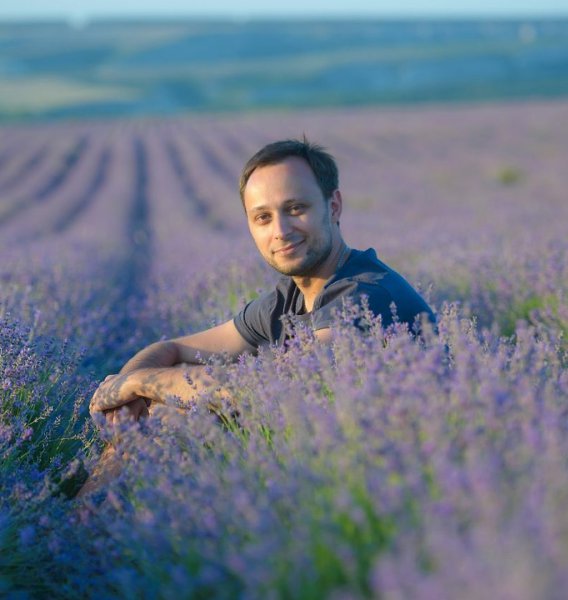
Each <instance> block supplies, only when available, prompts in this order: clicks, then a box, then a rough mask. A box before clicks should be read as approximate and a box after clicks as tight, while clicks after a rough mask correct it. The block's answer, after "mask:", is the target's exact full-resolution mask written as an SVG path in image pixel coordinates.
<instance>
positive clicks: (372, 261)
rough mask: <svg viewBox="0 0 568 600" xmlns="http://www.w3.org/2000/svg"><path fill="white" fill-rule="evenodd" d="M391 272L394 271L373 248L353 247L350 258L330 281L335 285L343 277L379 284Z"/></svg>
mask: <svg viewBox="0 0 568 600" xmlns="http://www.w3.org/2000/svg"><path fill="white" fill-rule="evenodd" d="M391 273H394V271H393V270H392V269H391V268H390V267H389V266H387V265H386V264H385V263H383V262H382V261H380V260H379V259H378V258H377V253H376V251H375V250H374V249H373V248H368V249H367V250H357V249H355V248H353V249H352V250H351V254H350V256H349V260H348V261H347V262H346V263H345V265H343V267H342V268H341V269H339V271H337V273H336V274H335V276H334V277H332V278H331V279H330V281H329V282H328V283H329V284H330V285H333V284H334V283H335V282H337V281H340V280H342V279H349V280H350V281H354V282H359V283H369V284H377V283H381V282H382V281H383V280H384V278H385V277H386V276H387V275H390V274H391Z"/></svg>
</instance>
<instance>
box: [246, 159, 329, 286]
mask: <svg viewBox="0 0 568 600" xmlns="http://www.w3.org/2000/svg"><path fill="white" fill-rule="evenodd" d="M244 204H245V209H246V213H247V219H248V225H249V229H250V232H251V235H252V237H253V239H254V242H255V244H256V246H257V248H258V250H259V252H260V253H261V254H262V256H263V257H264V259H265V260H266V261H267V262H268V264H269V265H270V266H272V267H274V268H275V269H276V270H277V271H279V272H280V273H282V274H284V275H289V276H298V277H303V276H305V277H308V276H314V275H316V274H317V271H318V268H319V267H321V266H322V265H323V264H324V263H325V261H326V259H327V258H328V257H329V255H330V252H331V250H332V248H333V247H334V244H338V243H339V240H340V236H339V228H338V226H337V224H338V220H339V216H340V214H341V196H340V194H339V191H337V190H336V192H334V194H333V196H332V197H331V198H330V199H325V198H324V197H323V194H322V191H321V190H320V188H319V186H318V183H317V181H316V179H315V176H314V174H313V172H312V170H311V168H310V166H309V165H308V163H307V162H306V161H304V160H303V159H301V158H298V157H291V158H288V159H286V160H284V161H283V162H281V163H278V164H275V165H267V166H265V167H259V168H257V169H255V170H254V171H253V173H252V175H251V176H250V178H249V180H248V183H247V185H246V188H245V192H244Z"/></svg>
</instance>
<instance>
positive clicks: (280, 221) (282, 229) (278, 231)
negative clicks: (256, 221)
mask: <svg viewBox="0 0 568 600" xmlns="http://www.w3.org/2000/svg"><path fill="white" fill-rule="evenodd" d="M272 227H273V229H272V235H273V236H274V237H275V238H276V239H280V240H283V239H286V238H287V237H288V236H289V235H290V232H291V230H292V228H291V226H290V222H289V220H288V219H287V217H286V215H276V216H275V217H274V218H273V220H272Z"/></svg>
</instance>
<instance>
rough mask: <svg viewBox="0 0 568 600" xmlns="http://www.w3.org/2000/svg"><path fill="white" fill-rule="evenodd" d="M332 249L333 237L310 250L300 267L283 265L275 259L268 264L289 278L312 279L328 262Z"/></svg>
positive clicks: (268, 260) (271, 258)
mask: <svg viewBox="0 0 568 600" xmlns="http://www.w3.org/2000/svg"><path fill="white" fill-rule="evenodd" d="M332 248H333V243H332V239H331V235H329V236H328V237H327V239H325V240H323V243H320V244H318V245H317V246H316V247H311V248H308V249H307V250H306V255H305V256H304V259H303V260H302V262H301V263H300V264H299V265H297V264H296V265H288V266H287V265H281V264H279V263H278V262H276V261H275V260H274V258H273V257H270V258H269V259H267V262H268V264H269V265H270V266H271V267H272V268H273V269H275V270H276V271H278V272H279V273H281V274H282V275H287V276H288V277H310V276H312V275H314V273H315V272H316V271H317V269H318V268H319V267H320V266H321V265H322V264H323V263H324V262H325V261H326V260H327V258H328V257H329V255H330V254H331V250H332Z"/></svg>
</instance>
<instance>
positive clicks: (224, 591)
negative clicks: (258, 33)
mask: <svg viewBox="0 0 568 600" xmlns="http://www.w3.org/2000/svg"><path fill="white" fill-rule="evenodd" d="M566 111H567V107H566V105H564V104H557V105H554V104H551V105H534V106H531V105H527V106H522V105H520V106H503V107H497V106H495V107H490V106H489V107H478V108H462V109H451V110H441V109H432V110H430V111H425V112H416V113H414V112H410V111H390V112H382V113H381V112H373V111H364V112H360V113H352V112H347V111H344V112H333V113H327V114H326V113H324V114H314V113H309V114H304V115H301V114H300V115H286V116H279V117H278V119H275V118H273V117H270V116H263V117H259V118H258V119H256V120H252V119H251V118H248V117H240V118H233V119H222V118H219V119H216V120H213V119H208V120H201V121H200V120H186V121H171V122H167V121H163V122H155V123H142V124H133V123H125V124H122V123H121V124H114V125H112V126H108V125H107V124H97V125H96V126H95V125H90V124H79V125H59V126H45V127H44V128H41V127H40V128H38V129H37V130H36V129H26V128H22V129H18V128H12V129H8V128H7V129H6V130H5V132H6V136H5V137H4V136H3V137H1V138H0V146H2V144H7V143H9V144H10V147H13V148H14V154H15V156H14V157H13V158H12V159H11V160H8V159H6V160H3V161H2V164H1V165H0V219H3V221H2V225H0V227H1V229H0V231H1V242H0V245H1V250H2V264H1V265H0V271H1V286H2V287H1V293H0V318H1V322H0V335H1V338H0V341H1V343H0V352H1V354H0V432H1V433H0V441H1V446H0V447H1V452H2V459H3V467H2V470H1V475H0V478H1V483H2V490H3V493H2V500H1V505H0V510H1V511H2V512H1V517H0V544H1V548H2V556H4V557H6V558H5V559H3V568H2V572H1V574H0V591H1V592H6V593H12V592H14V593H15V592H17V591H20V592H21V591H27V592H28V593H30V594H31V595H32V596H38V597H41V596H45V595H54V596H56V597H68V596H69V597H76V596H77V595H85V596H86V597H90V596H100V595H103V596H108V597H130V596H132V597H134V596H136V597H140V596H142V597H146V596H148V597H150V596H156V595H157V596H160V597H170V596H177V595H179V590H180V589H181V590H183V595H185V596H187V597H195V598H198V597H227V598H233V597H251V598H254V597H258V598H265V597H277V598H286V597H293V598H323V597H329V596H330V595H335V596H334V597H338V598H341V597H349V598H352V597H356V598H357V597H375V596H379V597H387V598H397V597H424V598H429V597H443V596H444V595H446V596H456V595H459V596H460V597H461V596H463V595H465V596H466V597H467V594H468V593H469V595H470V596H471V597H487V596H490V595H491V596H508V595H510V596H512V597H520V598H533V597H552V598H554V597H560V596H559V594H558V592H557V591H558V590H562V589H563V586H564V585H565V583H566V582H565V581H564V579H565V575H564V574H563V570H562V564H563V563H564V564H565V560H566V553H567V550H568V549H567V548H566V543H565V535H566V520H565V517H564V516H563V514H562V512H563V511H562V500H563V498H564V496H565V492H563V489H566V466H567V465H566V460H565V458H564V457H565V456H566V447H565V446H566V425H567V422H566V418H567V415H566V411H565V406H566V400H567V395H568V394H567V388H568V381H567V372H566V334H567V329H568V306H567V304H568V303H567V301H566V293H567V287H568V274H567V272H566V268H567V267H566V265H567V264H568V261H567V258H568V256H567V254H568V248H567V244H566V241H565V239H564V238H565V235H564V227H563V225H562V223H563V222H565V217H566V203H565V202H564V197H563V193H564V192H563V191H564V189H566V184H567V183H568V182H567V181H566V177H567V173H566V172H565V169H564V168H563V166H562V156H564V152H565V140H566V135H565V134H566V132H565V126H564V125H563V123H565V122H568V121H567V120H566V119H565V118H564V117H565V116H566ZM302 131H306V132H307V133H308V135H309V136H310V137H312V138H314V139H318V140H320V141H322V143H324V144H328V145H329V147H330V149H331V150H332V151H334V150H335V149H337V150H336V154H337V155H338V158H339V160H340V165H341V166H342V167H343V168H342V173H343V179H342V181H343V188H344V197H345V217H344V219H342V227H343V228H344V231H345V236H346V238H347V240H348V241H349V242H350V243H352V244H353V245H355V246H359V247H364V246H365V245H373V246H375V247H377V249H378V250H379V254H380V255H381V257H382V258H383V259H384V260H386V261H387V262H389V263H391V264H393V265H394V266H396V267H397V268H399V269H400V270H401V271H402V272H403V273H404V274H405V275H406V276H407V277H408V278H409V279H410V280H411V281H412V282H413V283H414V284H417V285H419V286H421V288H422V289H423V291H424V293H425V294H426V295H427V296H428V297H429V298H430V300H431V302H432V303H433V305H434V306H435V307H436V308H437V310H438V312H439V314H440V325H439V329H440V334H439V336H437V337H436V336H431V337H429V338H428V339H427V340H426V341H425V343H424V344H416V343H415V342H413V341H411V340H410V339H409V338H408V336H407V335H406V334H405V332H404V331H399V330H397V329H396V328H395V330H394V331H391V332H389V333H388V334H387V335H385V334H384V333H383V332H382V331H381V330H380V328H379V327H378V326H377V325H376V324H375V325H374V326H372V327H371V331H370V334H369V335H368V336H365V337H361V336H359V335H356V334H355V333H354V332H353V331H352V330H351V329H350V328H349V327H348V326H347V322H348V321H349V319H350V317H349V314H346V315H344V316H343V320H341V319H340V322H339V323H338V326H337V327H338V332H339V333H338V336H337V338H336V340H337V341H336V343H335V345H334V347H333V350H332V352H331V353H329V352H327V351H326V350H325V349H323V348H320V347H319V346H318V345H317V344H316V343H315V342H314V340H313V339H311V337H310V336H309V334H308V333H306V334H305V335H304V336H303V337H302V338H301V339H299V340H298V342H297V343H296V344H295V345H293V346H292V347H291V348H290V349H289V350H288V352H286V353H280V352H265V353H263V354H262V355H261V356H260V357H258V358H256V359H247V360H243V361H242V362H241V363H239V364H238V365H233V366H226V365H212V366H211V369H213V370H214V371H215V372H216V373H217V375H218V376H219V377H221V378H222V379H223V380H224V383H225V386H226V387H227V388H228V389H229V390H230V391H231V393H232V396H233V397H234V399H235V402H236V403H237V404H238V406H239V417H238V421H237V422H235V421H233V420H232V419H230V418H225V419H224V425H223V426H219V419H218V418H213V417H212V416H211V415H210V414H209V412H208V411H207V410H206V409H205V405H206V404H207V398H204V399H203V404H202V405H201V406H200V407H199V408H198V409H197V410H195V411H193V412H191V413H187V414H184V415H179V414H177V413H175V414H173V415H172V414H169V413H164V414H162V415H161V416H160V414H159V412H158V413H157V414H155V415H154V416H153V417H152V419H150V420H149V421H148V422H147V423H146V424H145V426H144V428H142V429H140V430H139V429H137V428H134V429H130V430H128V431H124V432H123V434H122V438H121V440H120V442H119V448H122V449H124V448H128V449H129V453H130V455H131V456H130V458H129V460H128V461H126V463H125V468H124V471H123V473H122V475H121V477H120V478H119V479H118V480H117V481H116V482H115V483H114V484H113V485H112V486H111V487H110V489H109V490H107V492H104V493H102V494H101V495H99V496H98V497H93V498H91V499H89V500H88V501H87V502H83V503H79V502H73V501H70V500H69V499H68V498H69V497H72V496H73V494H74V492H75V491H76V489H77V487H78V485H80V483H81V481H82V480H83V479H84V469H85V468H87V469H90V468H91V467H92V465H93V462H94V460H95V458H96V456H97V455H98V452H99V451H100V448H101V446H102V440H101V438H100V436H99V434H98V433H97V432H96V431H95V429H94V428H93V426H92V425H91V423H90V421H89V419H88V416H87V414H86V413H87V411H86V404H87V401H88V398H89V396H90V394H91V393H92V391H93V390H94V387H95V385H96V382H97V381H98V379H100V377H102V376H103V375H104V374H106V373H108V372H109V371H113V370H116V369H117V368H119V367H120V364H121V362H122V361H123V360H125V359H126V358H127V357H128V356H129V355H131V354H132V353H133V352H135V351H136V349H138V348H139V347H141V346H143V345H144V344H146V343H149V342H152V341H155V340H156V339H158V338H160V337H162V336H163V337H169V336H172V335H180V334H182V333H186V332H189V331H195V330H198V329H200V328H203V327H205V326H208V325H210V324H214V323H218V322H221V321H222V320H224V319H226V318H229V317H230V316H231V315H232V314H234V313H235V311H236V310H238V309H239V307H240V306H242V305H243V303H244V302H245V301H246V300H247V299H250V297H252V296H253V295H254V294H255V293H257V291H258V290H259V289H260V288H265V287H267V286H268V285H270V282H271V281H272V280H273V276H272V275H271V274H270V273H269V272H268V271H267V269H266V268H264V267H263V266H262V265H261V264H260V261H259V259H258V258H257V257H256V255H255V253H254V250H253V248H252V246H251V244H250V242H249V241H248V240H247V237H246V223H245V220H244V216H243V214H242V208H241V207H240V201H239V200H238V196H237V193H236V189H235V188H236V183H235V184H234V185H233V188H231V181H230V179H231V174H233V176H234V178H235V179H236V177H237V174H238V168H239V165H240V164H242V162H243V161H244V160H245V159H246V157H247V156H248V155H249V154H250V153H251V152H253V151H254V150H255V149H256V147H257V146H258V145H260V144H261V143H263V142H264V141H268V140H270V139H274V138H276V137H282V136H285V135H286V136H290V135H296V136H297V135H301V133H302ZM2 140H8V142H3V141H2ZM56 147H57V148H58V150H57V152H58V153H59V154H56V151H55V148H56ZM4 148H5V146H4V147H0V150H3V149H4ZM44 148H47V150H46V154H41V151H42V149H44ZM77 148H79V152H78V151H77ZM18 153H19V154H18ZM2 156H3V155H2ZM56 156H59V158H56ZM105 156H107V158H106V159H105ZM34 157H35V159H34V160H35V161H36V162H35V167H34V168H35V169H36V170H35V171H34V170H33V169H34V168H32V171H33V172H30V173H29V176H26V177H24V176H23V171H22V169H24V168H29V165H30V163H31V162H32V159H33V158H34ZM38 157H39V158H38ZM105 161H106V162H105ZM42 164H43V167H41V168H40V166H41V165H42ZM105 164H106V166H105ZM26 165H28V166H27V167H26ZM42 169H44V170H43V171H42ZM20 172H21V173H22V174H21V177H20V179H19V180H16V179H14V173H16V174H17V173H20ZM2 182H4V183H6V182H8V184H9V185H7V186H5V187H4V188H2ZM18 207H19V208H18ZM2 215H4V217H2ZM448 302H450V304H448ZM227 414H228V412H227V413H226V415H227ZM132 448H136V450H135V451H132ZM519 565H520V566H519ZM468 586H469V587H468ZM464 590H471V591H470V592H464Z"/></svg>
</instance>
